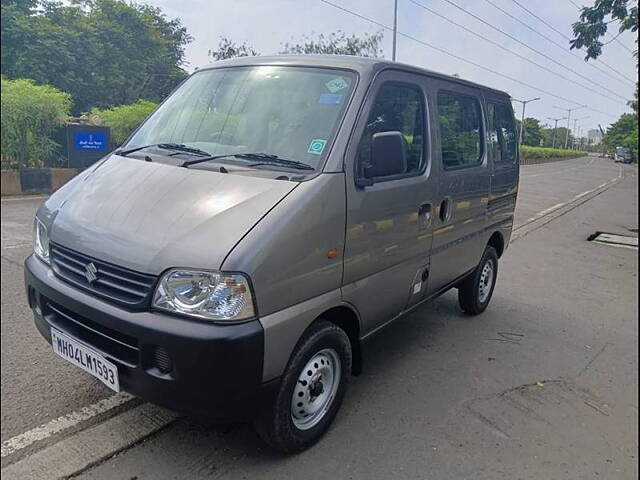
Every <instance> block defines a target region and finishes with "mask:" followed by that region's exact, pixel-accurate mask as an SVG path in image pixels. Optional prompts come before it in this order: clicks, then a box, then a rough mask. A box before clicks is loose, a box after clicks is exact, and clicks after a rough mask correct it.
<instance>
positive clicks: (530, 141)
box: [516, 117, 542, 147]
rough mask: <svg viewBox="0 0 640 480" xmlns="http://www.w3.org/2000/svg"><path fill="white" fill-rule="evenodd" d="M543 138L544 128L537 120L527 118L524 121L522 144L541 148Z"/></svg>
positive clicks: (518, 122)
mask: <svg viewBox="0 0 640 480" xmlns="http://www.w3.org/2000/svg"><path fill="white" fill-rule="evenodd" d="M516 122H517V127H518V131H520V123H521V122H520V120H516ZM541 138H542V127H541V126H540V121H539V120H538V119H537V118H532V117H526V118H525V119H524V131H523V132H522V144H523V145H529V146H531V147H538V146H540V139H541Z"/></svg>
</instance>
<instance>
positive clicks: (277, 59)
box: [200, 55, 511, 98]
mask: <svg viewBox="0 0 640 480" xmlns="http://www.w3.org/2000/svg"><path fill="white" fill-rule="evenodd" d="M247 65H288V66H312V67H330V68H344V69H349V70H355V71H356V72H358V73H359V74H360V75H361V76H370V77H373V75H375V74H376V73H377V72H379V71H380V70H384V69H387V68H394V69H397V70H403V71H407V72H412V73H417V74H419V75H428V76H431V77H437V78H441V79H444V80H448V81H451V82H455V83H459V84H463V85H469V86H472V87H477V88H481V89H483V90H490V91H492V92H494V93H498V94H500V95H505V96H507V97H509V98H511V96H510V95H509V94H508V93H507V92H504V91H502V90H498V89H495V88H491V87H487V86H486V85H481V84H478V83H474V82H470V81H468V80H463V79H461V78H458V77H454V76H452V75H446V74H444V73H439V72H435V71H433V70H428V69H426V68H420V67H416V66H414V65H408V64H406V63H400V62H392V61H390V60H384V59H381V58H370V57H357V56H354V55H272V56H255V57H239V58H232V59H228V60H221V61H218V62H214V63H211V64H209V65H206V66H204V67H202V68H201V69H200V70H208V69H211V68H219V67H231V66H247Z"/></svg>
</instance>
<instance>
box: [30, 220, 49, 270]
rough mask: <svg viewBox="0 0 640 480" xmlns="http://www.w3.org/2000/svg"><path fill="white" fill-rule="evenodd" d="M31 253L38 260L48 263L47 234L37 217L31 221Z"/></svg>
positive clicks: (45, 228)
mask: <svg viewBox="0 0 640 480" xmlns="http://www.w3.org/2000/svg"><path fill="white" fill-rule="evenodd" d="M33 251H34V252H35V254H36V255H37V256H38V258H40V260H42V261H43V262H45V263H49V232H47V227H45V225H44V223H42V222H41V221H40V220H38V217H36V218H35V220H34V221H33Z"/></svg>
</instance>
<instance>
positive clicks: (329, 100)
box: [318, 93, 342, 105]
mask: <svg viewBox="0 0 640 480" xmlns="http://www.w3.org/2000/svg"><path fill="white" fill-rule="evenodd" d="M341 101H342V94H340V93H321V94H320V98H318V103H325V104H328V105H340V102H341Z"/></svg>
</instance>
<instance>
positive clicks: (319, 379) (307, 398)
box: [291, 348, 342, 430]
mask: <svg viewBox="0 0 640 480" xmlns="http://www.w3.org/2000/svg"><path fill="white" fill-rule="evenodd" d="M341 376H342V367H341V364H340V357H339V356H338V353H337V352H336V351H335V350H333V349H332V348H325V349H324V350H321V351H319V352H318V353H316V354H315V355H314V356H313V357H311V359H310V360H309V361H308V362H307V364H306V365H305V367H304V368H303V369H302V370H301V372H300V375H299V376H298V380H297V381H296V386H295V388H294V389H293V396H292V397H291V420H292V421H293V424H294V425H295V426H296V427H297V428H298V429H300V430H309V429H310V428H313V427H314V426H316V425H317V424H318V422H320V420H322V419H323V418H324V416H325V415H326V413H327V412H328V411H329V408H330V407H331V405H332V403H333V399H334V398H335V396H336V393H337V391H338V386H339V385H340V378H341Z"/></svg>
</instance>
